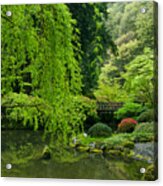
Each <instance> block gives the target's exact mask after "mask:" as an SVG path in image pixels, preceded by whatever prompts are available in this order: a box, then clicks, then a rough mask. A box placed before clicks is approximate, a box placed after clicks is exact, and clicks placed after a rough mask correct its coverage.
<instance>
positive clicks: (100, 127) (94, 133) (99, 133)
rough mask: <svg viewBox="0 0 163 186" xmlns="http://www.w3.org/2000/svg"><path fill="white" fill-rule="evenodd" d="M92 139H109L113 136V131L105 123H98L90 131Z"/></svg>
mask: <svg viewBox="0 0 163 186" xmlns="http://www.w3.org/2000/svg"><path fill="white" fill-rule="evenodd" d="M88 134H89V135H90V136H91V137H109V136H111V134H112V129H111V128H110V127H109V126H107V125H106V124H104V123H96V124H95V125H93V126H92V127H91V128H89V130H88Z"/></svg>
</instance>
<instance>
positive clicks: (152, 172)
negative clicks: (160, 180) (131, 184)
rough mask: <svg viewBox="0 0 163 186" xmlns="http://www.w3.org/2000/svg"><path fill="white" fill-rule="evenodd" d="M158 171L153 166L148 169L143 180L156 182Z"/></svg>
mask: <svg viewBox="0 0 163 186" xmlns="http://www.w3.org/2000/svg"><path fill="white" fill-rule="evenodd" d="M157 174H158V172H157V169H156V167H155V165H154V164H151V165H149V166H148V167H147V170H146V172H145V174H144V175H143V179H144V180H147V181H154V180H156V179H157Z"/></svg>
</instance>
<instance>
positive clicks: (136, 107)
mask: <svg viewBox="0 0 163 186" xmlns="http://www.w3.org/2000/svg"><path fill="white" fill-rule="evenodd" d="M142 110H143V108H142V105H141V104H138V103H125V104H124V105H123V107H122V108H120V109H118V111H117V112H115V117H116V119H123V118H128V117H133V116H134V117H135V118H136V116H138V115H139V114H140V113H141V112H142Z"/></svg>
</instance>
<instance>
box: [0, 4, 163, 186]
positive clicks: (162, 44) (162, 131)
mask: <svg viewBox="0 0 163 186" xmlns="http://www.w3.org/2000/svg"><path fill="white" fill-rule="evenodd" d="M109 1H110V2H113V1H114V0H103V1H102V0H82V1H81V0H78V1H77V0H48V1H46V0H32V1H29V0H15V1H14V0H0V5H3V4H47V3H61V2H62V3H65V2H109ZM115 1H118V0H115ZM115 1H114V2H115ZM119 1H131V0H119ZM157 2H158V3H159V147H160V148H159V165H160V166H159V180H157V181H155V182H142V181H137V182H136V181H111V180H108V181H100V180H72V179H71V180H68V179H67V180H65V179H29V178H28V179H27V178H24V179H22V178H0V185H1V186H3V185H4V186H22V185H23V186H29V185H30V184H34V185H35V186H42V185H48V186H52V185H53V186H54V185H55V186H61V185H63V186H76V185H78V186H83V185H85V186H88V185H89V186H98V185H102V186H108V185H115V186H118V185H121V186H131V185H132V186H135V185H139V186H140V185H144V186H148V185H156V184H157V185H160V186H162V185H163V178H162V177H163V162H162V159H163V158H162V157H163V148H161V142H163V114H162V111H163V98H162V97H161V95H163V83H162V82H163V63H162V61H163V52H162V51H161V50H163V24H162V23H161V21H160V20H163V0H157ZM160 82H161V83H160ZM40 171H41V170H40Z"/></svg>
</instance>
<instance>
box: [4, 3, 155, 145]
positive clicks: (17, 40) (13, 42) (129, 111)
mask: <svg viewBox="0 0 163 186" xmlns="http://www.w3.org/2000/svg"><path fill="white" fill-rule="evenodd" d="M144 7H145V9H143V8H144ZM8 10H10V11H11V12H12V15H11V16H10V17H7V16H6V12H7V11H8ZM154 12H155V9H154V6H153V2H148V3H147V2H141V3H140V2H139V3H138V2H131V3H87V4H85V3H83V4H56V5H21V6H20V5H19V6H16V5H14V6H8V5H6V6H2V48H1V50H2V79H1V80H2V89H1V92H2V128H9V129H13V128H16V129H21V128H33V129H34V130H35V131H36V130H38V129H44V131H45V134H51V136H52V138H53V139H54V138H55V139H57V140H58V142H60V143H62V144H63V145H64V144H67V142H68V141H69V139H70V137H72V136H75V135H77V134H79V133H81V131H82V132H84V131H85V130H87V128H89V127H90V126H92V125H93V123H95V122H97V121H101V120H102V118H100V117H99V115H98V113H97V104H96V103H97V102H122V103H123V107H122V108H120V109H119V110H118V111H116V112H115V113H114V115H113V116H112V118H111V120H114V121H119V120H121V119H123V118H125V117H133V118H135V119H137V120H140V121H141V120H142V121H153V120H154V119H156V118H154V117H155V115H154V110H153V107H154V105H155V104H157V103H156V102H155V99H154V95H155V92H156V91H157V90H155V87H154V85H155V83H154V82H156V76H154V73H156V72H154V64H156V63H155V61H156V58H155V54H156V51H157V47H156V46H157V41H156V40H157V38H156V37H155V33H156V32H157V30H155V28H157V25H155V24H157V22H154V17H153V15H155V14H154ZM155 69H156V70H157V68H155ZM154 90H155V91H154ZM155 96H156V95H155ZM109 122H111V121H110V120H109ZM109 124H110V123H108V125H109Z"/></svg>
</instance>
